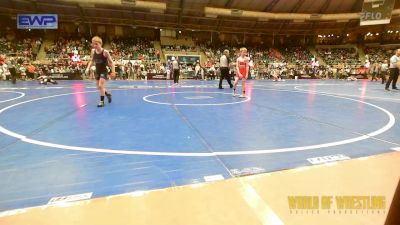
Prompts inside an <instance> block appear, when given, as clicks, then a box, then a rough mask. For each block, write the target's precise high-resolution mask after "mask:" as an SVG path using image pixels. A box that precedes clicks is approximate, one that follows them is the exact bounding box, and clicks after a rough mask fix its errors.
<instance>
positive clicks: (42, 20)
mask: <svg viewBox="0 0 400 225" xmlns="http://www.w3.org/2000/svg"><path fill="white" fill-rule="evenodd" d="M17 18H18V19H17V28H18V29H58V16H57V14H19V15H18V17H17Z"/></svg>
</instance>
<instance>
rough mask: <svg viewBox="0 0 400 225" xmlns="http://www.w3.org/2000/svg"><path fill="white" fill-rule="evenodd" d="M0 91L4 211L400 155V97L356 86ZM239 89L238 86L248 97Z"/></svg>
mask: <svg viewBox="0 0 400 225" xmlns="http://www.w3.org/2000/svg"><path fill="white" fill-rule="evenodd" d="M224 85H225V86H224V87H225V89H223V90H219V89H217V86H218V83H217V81H189V80H183V81H182V82H181V84H180V85H178V86H173V85H172V83H171V82H170V81H108V82H107V87H108V90H110V91H111V93H112V95H113V102H112V103H110V104H108V103H107V102H106V106H105V107H104V108H97V107H96V105H97V103H98V99H99V96H98V91H97V89H96V86H95V83H94V82H93V81H60V82H59V84H58V85H52V84H48V85H47V86H45V85H39V84H38V83H37V82H34V81H26V82H17V84H16V85H12V84H11V83H8V82H1V83H0V132H1V133H0V186H1V189H0V212H1V211H7V210H13V209H21V208H26V207H34V206H42V205H46V204H48V203H49V202H51V201H52V199H53V200H54V198H57V197H62V196H71V195H79V194H83V193H86V194H88V196H89V197H88V198H98V197H104V196H111V195H116V194H123V193H130V192H138V191H148V190H157V189H164V188H168V187H175V186H181V185H192V184H198V183H204V182H207V181H215V180H225V179H230V178H232V177H238V176H244V175H252V174H259V173H266V172H272V171H281V170H286V169H293V168H298V167H307V166H311V165H313V164H319V163H325V162H326V161H329V160H347V159H354V158H360V157H366V156H372V155H378V154H381V153H387V152H393V151H396V150H400V136H399V134H400V125H399V123H398V122H397V121H396V120H398V119H399V115H400V104H399V103H400V91H390V92H388V91H385V90H384V87H383V85H381V84H380V83H378V82H370V81H367V80H359V81H355V82H351V81H342V80H326V81H324V80H318V81H317V80H288V81H285V82H272V81H269V80H257V81H254V80H249V81H248V82H247V88H246V89H247V93H246V95H247V97H246V98H238V97H233V96H232V94H231V91H232V90H231V89H230V88H229V87H228V86H227V85H226V82H225V81H224ZM240 92H241V87H238V93H239V94H240Z"/></svg>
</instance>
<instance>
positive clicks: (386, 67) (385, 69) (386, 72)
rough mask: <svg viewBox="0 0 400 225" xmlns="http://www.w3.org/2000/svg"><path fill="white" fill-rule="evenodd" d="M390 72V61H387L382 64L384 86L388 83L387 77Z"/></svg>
mask: <svg viewBox="0 0 400 225" xmlns="http://www.w3.org/2000/svg"><path fill="white" fill-rule="evenodd" d="M388 71H389V64H388V61H387V60H386V59H385V60H384V61H383V63H382V64H381V80H382V84H384V83H385V82H386V75H387V74H388Z"/></svg>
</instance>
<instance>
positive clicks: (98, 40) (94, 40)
mask: <svg viewBox="0 0 400 225" xmlns="http://www.w3.org/2000/svg"><path fill="white" fill-rule="evenodd" d="M92 42H94V43H96V42H97V43H99V44H100V45H103V40H101V38H100V37H99V36H94V37H93V38H92Z"/></svg>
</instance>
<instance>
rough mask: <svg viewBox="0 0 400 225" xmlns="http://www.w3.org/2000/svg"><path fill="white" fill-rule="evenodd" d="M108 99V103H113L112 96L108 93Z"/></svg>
mask: <svg viewBox="0 0 400 225" xmlns="http://www.w3.org/2000/svg"><path fill="white" fill-rule="evenodd" d="M106 97H107V100H108V103H111V102H112V96H111V94H109V93H107V94H106Z"/></svg>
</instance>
